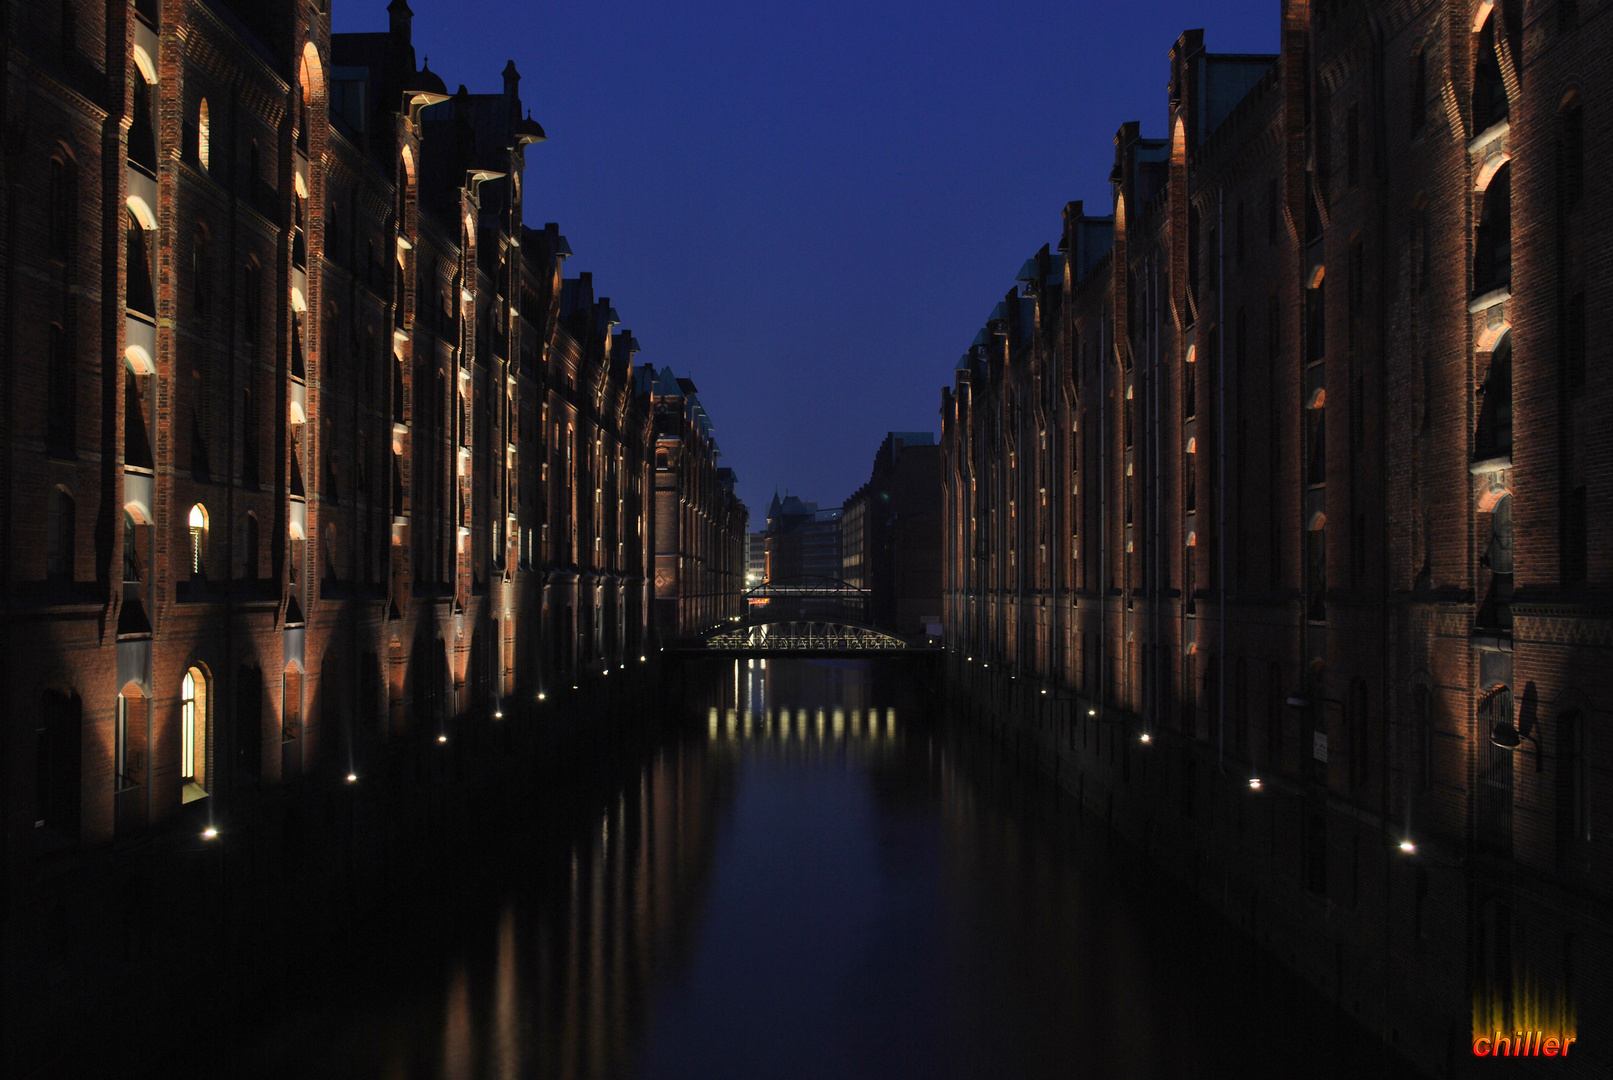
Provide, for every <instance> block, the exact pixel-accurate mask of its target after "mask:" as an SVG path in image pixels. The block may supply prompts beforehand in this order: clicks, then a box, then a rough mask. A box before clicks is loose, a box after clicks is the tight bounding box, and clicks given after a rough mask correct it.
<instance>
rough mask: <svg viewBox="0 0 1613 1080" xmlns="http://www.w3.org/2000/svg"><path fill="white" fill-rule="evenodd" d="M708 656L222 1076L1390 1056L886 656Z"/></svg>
mask: <svg viewBox="0 0 1613 1080" xmlns="http://www.w3.org/2000/svg"><path fill="white" fill-rule="evenodd" d="M701 663H702V664H703V665H704V666H703V667H701V668H700V669H699V670H690V671H687V672H684V673H682V674H681V675H678V676H676V678H677V679H678V680H681V681H680V682H679V683H678V684H677V685H678V686H679V690H678V693H679V699H678V702H677V707H676V708H673V709H671V711H670V714H669V716H668V723H667V726H666V727H665V728H664V729H663V730H662V732H661V734H660V735H659V736H658V737H656V738H654V739H651V740H649V741H647V742H645V743H644V744H643V745H642V746H640V747H639V748H638V750H637V752H636V753H634V754H631V755H624V756H623V757H621V758H619V759H618V761H617V766H616V767H615V769H614V770H613V771H610V772H599V773H597V775H596V777H595V781H594V782H592V783H590V784H587V785H583V786H579V787H576V788H574V789H573V790H572V791H571V792H570V793H568V794H567V795H566V797H565V798H564V799H558V800H545V799H543V798H541V797H538V795H539V793H538V792H534V796H535V797H534V799H533V802H532V805H531V808H530V814H529V816H528V818H527V820H526V822H525V827H524V828H523V829H522V830H520V831H518V832H517V833H516V834H514V835H512V836H511V837H510V838H509V839H508V840H506V841H503V842H501V843H500V844H498V845H496V846H493V847H491V848H488V849H486V850H484V851H481V852H477V853H474V854H469V855H468V856H467V858H466V859H465V860H464V861H462V862H461V863H460V864H458V865H456V866H454V867H453V868H452V869H451V872H450V873H449V874H447V875H446V876H445V877H444V879H443V881H442V887H441V888H440V889H438V890H436V891H433V892H429V893H420V894H418V895H415V896H411V897H407V898H405V897H400V898H399V902H398V910H397V911H396V912H395V914H394V918H392V919H391V920H390V921H388V922H386V923H385V924H382V925H379V926H377V927H376V928H375V931H374V933H372V934H370V935H367V936H356V937H355V939H354V941H353V942H352V946H351V948H349V949H348V950H346V951H345V952H344V953H343V954H342V955H341V956H340V957H339V958H338V962H337V963H336V964H335V965H334V969H333V970H339V971H340V972H341V974H340V975H339V976H337V977H332V978H329V979H328V980H327V979H324V978H323V977H322V976H323V974H324V973H321V972H309V973H306V978H305V980H304V983H303V985H304V986H305V987H307V988H310V989H309V990H308V992H307V994H306V995H305V996H304V997H302V998H300V999H298V1001H297V1003H296V1005H294V1006H292V1007H289V1008H283V1009H281V1010H279V1011H278V1012H277V1013H275V1014H274V1016H273V1018H272V1019H269V1020H265V1021H264V1022H262V1023H260V1024H258V1025H256V1026H255V1027H254V1029H253V1030H251V1031H250V1032H249V1033H247V1034H246V1035H244V1036H243V1037H242V1038H240V1039H238V1040H236V1041H235V1042H233V1043H232V1044H231V1045H230V1046H229V1047H228V1048H227V1050H228V1052H227V1054H225V1055H223V1056H221V1057H220V1058H219V1060H218V1061H217V1063H216V1065H217V1067H216V1068H215V1070H214V1071H215V1073H216V1074H218V1075H231V1076H241V1077H247V1078H251V1077H258V1076H262V1077H269V1076H275V1077H279V1076H290V1075H295V1076H299V1077H343V1078H350V1077H351V1078H358V1080H363V1078H371V1077H373V1078H377V1080H381V1078H386V1080H393V1078H396V1080H426V1078H437V1077H443V1078H448V1080H461V1078H472V1077H531V1078H541V1080H550V1078H564V1080H595V1078H607V1077H633V1078H637V1080H663V1078H664V1080H672V1078H682V1077H701V1078H705V1077H751V1076H757V1077H761V1076H767V1077H772V1076H792V1077H824V1078H830V1077H833V1078H835V1080H847V1078H858V1077H869V1078H882V1077H888V1076H924V1077H926V1078H934V1080H942V1078H948V1077H956V1078H959V1080H972V1078H975V1077H981V1076H1013V1077H1017V1078H1026V1080H1029V1078H1034V1077H1043V1076H1046V1077H1066V1076H1070V1075H1083V1076H1094V1077H1106V1076H1159V1077H1170V1078H1172V1080H1176V1078H1178V1077H1194V1076H1206V1077H1209V1076H1220V1075H1230V1074H1233V1073H1237V1074H1239V1075H1250V1076H1284V1077H1286V1076H1292V1075H1306V1076H1315V1077H1340V1078H1343V1077H1351V1076H1358V1075H1390V1074H1391V1072H1390V1070H1388V1069H1386V1068H1385V1064H1386V1062H1385V1059H1384V1055H1383V1054H1382V1053H1381V1050H1380V1048H1378V1047H1377V1046H1376V1044H1375V1043H1373V1042H1372V1040H1370V1039H1365V1038H1363V1037H1362V1036H1361V1033H1360V1032H1359V1031H1357V1030H1356V1029H1355V1028H1354V1027H1353V1026H1352V1025H1350V1024H1349V1023H1348V1022H1347V1021H1345V1020H1344V1019H1343V1018H1342V1017H1340V1016H1338V1015H1337V1014H1336V1013H1335V1012H1334V1011H1333V1010H1332V1009H1331V1008H1329V1007H1328V1006H1327V1004H1326V1003H1325V1002H1324V1001H1322V1000H1321V999H1320V998H1319V997H1318V996H1317V995H1315V994H1314V993H1312V992H1310V991H1309V990H1308V989H1307V988H1306V987H1304V986H1303V984H1299V983H1297V982H1296V981H1295V980H1293V979H1292V978H1291V977H1289V976H1287V975H1286V973H1284V972H1282V971H1280V970H1279V969H1276V967H1275V965H1273V964H1271V963H1269V962H1268V961H1266V960H1264V959H1262V958H1261V957H1260V956H1258V955H1255V954H1253V953H1252V952H1251V951H1250V950H1249V949H1248V948H1246V947H1244V946H1243V944H1242V942H1241V940H1240V939H1239V938H1238V935H1237V934H1236V933H1235V932H1233V931H1232V930H1231V928H1230V927H1228V926H1227V925H1226V924H1225V922H1224V921H1223V920H1221V919H1219V917H1217V916H1215V914H1214V913H1213V912H1211V911H1209V910H1208V908H1207V907H1206V906H1205V905H1204V904H1203V903H1202V902H1200V901H1198V900H1197V899H1196V898H1194V897H1192V896H1190V895H1184V894H1183V893H1182V892H1181V891H1180V890H1175V889H1172V888H1170V887H1169V885H1168V883H1167V882H1164V881H1163V880H1161V879H1158V878H1156V877H1153V876H1152V875H1151V873H1150V872H1149V871H1148V870H1147V868H1146V864H1145V863H1143V862H1142V861H1141V860H1138V859H1134V858H1132V857H1131V856H1130V855H1129V854H1128V853H1127V851H1126V850H1125V848H1124V846H1123V845H1120V846H1119V847H1115V846H1113V845H1111V843H1110V839H1109V835H1108V833H1107V831H1106V830H1105V829H1103V828H1102V827H1101V826H1097V825H1096V823H1095V821H1094V819H1093V818H1092V817H1091V816H1090V815H1088V816H1086V817H1085V818H1083V817H1082V816H1081V815H1080V813H1079V811H1078V810H1077V807H1076V804H1075V803H1074V801H1073V800H1071V799H1069V798H1068V797H1067V796H1066V795H1064V794H1063V793H1062V791H1061V789H1060V788H1059V786H1058V785H1056V784H1053V783H1051V782H1050V781H1049V780H1048V779H1047V778H1046V777H1045V776H1043V775H1042V774H1041V773H1040V772H1038V771H1037V770H1035V769H1030V768H1024V767H1021V765H1020V764H1019V763H1016V762H1015V761H1014V759H1013V758H1012V757H1011V756H1009V755H1005V754H1004V753H1002V750H1001V747H1000V746H999V745H998V744H996V743H995V742H993V741H992V740H990V739H989V738H987V737H985V736H984V735H983V734H982V733H981V731H980V730H979V729H978V728H976V727H975V726H973V725H972V724H970V723H968V722H965V721H962V720H960V719H959V718H957V717H953V716H950V715H948V713H947V710H946V709H945V708H944V707H943V705H942V703H941V702H940V701H939V700H938V699H937V697H936V696H935V695H934V694H933V692H932V690H931V689H930V688H928V687H926V686H923V685H915V680H913V679H912V678H911V677H910V676H909V675H907V674H903V673H902V672H901V670H900V669H896V670H891V669H881V668H878V667H877V666H874V665H869V664H839V663H836V662H833V661H801V660H793V661H790V662H788V663H784V662H777V663H776V665H775V664H773V663H770V664H769V665H766V666H762V665H760V664H758V665H755V666H747V665H746V664H745V663H744V662H743V661H741V662H740V663H739V664H735V663H734V662H733V661H731V660H729V661H719V662H707V661H704V660H703V661H701ZM1251 1017H1257V1018H1259V1024H1260V1030H1259V1031H1258V1032H1255V1033H1254V1035H1255V1036H1256V1037H1258V1038H1259V1039H1260V1042H1259V1044H1258V1045H1252V1044H1251V1043H1250V1036H1251V1031H1250V1018H1251ZM1388 1064H1390V1065H1392V1064H1393V1063H1392V1062H1389V1063H1388Z"/></svg>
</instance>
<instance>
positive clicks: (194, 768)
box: [179, 667, 207, 802]
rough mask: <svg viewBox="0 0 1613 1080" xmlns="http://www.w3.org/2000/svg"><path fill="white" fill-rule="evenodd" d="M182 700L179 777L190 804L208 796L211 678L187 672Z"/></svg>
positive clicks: (200, 673) (194, 672)
mask: <svg viewBox="0 0 1613 1080" xmlns="http://www.w3.org/2000/svg"><path fill="white" fill-rule="evenodd" d="M179 696H180V714H179V776H180V779H181V780H183V781H184V782H185V791H184V796H183V798H184V801H185V802H190V801H192V800H193V799H197V798H200V797H201V796H203V795H205V794H207V788H206V780H207V676H206V675H204V674H203V673H202V670H201V669H200V668H195V667H193V668H191V669H190V670H189V671H187V672H185V681H184V682H183V683H182V684H181V687H180V695H179Z"/></svg>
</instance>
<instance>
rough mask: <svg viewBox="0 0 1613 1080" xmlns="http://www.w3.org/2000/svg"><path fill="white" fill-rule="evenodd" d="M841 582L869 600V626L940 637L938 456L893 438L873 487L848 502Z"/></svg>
mask: <svg viewBox="0 0 1613 1080" xmlns="http://www.w3.org/2000/svg"><path fill="white" fill-rule="evenodd" d="M841 533H842V537H843V540H842V555H841V567H842V570H841V574H842V577H844V579H845V581H846V583H847V584H848V585H853V586H855V587H857V588H860V589H867V590H868V592H869V620H870V621H871V622H872V623H873V624H874V625H875V626H878V627H880V628H881V629H885V630H889V631H891V632H893V633H898V634H921V633H926V634H936V635H939V634H940V631H941V448H940V447H939V446H937V445H936V442H935V437H934V436H933V435H932V434H931V433H930V432H928V431H893V432H890V433H889V434H888V435H886V436H885V441H884V442H883V443H881V444H880V447H879V452H878V453H877V454H875V455H874V468H873V474H872V476H870V478H869V480H868V483H866V484H864V485H863V486H862V487H860V488H858V489H857V492H856V493H855V494H854V495H852V496H851V498H849V499H847V500H846V505H845V514H844V517H843V519H842V522H841Z"/></svg>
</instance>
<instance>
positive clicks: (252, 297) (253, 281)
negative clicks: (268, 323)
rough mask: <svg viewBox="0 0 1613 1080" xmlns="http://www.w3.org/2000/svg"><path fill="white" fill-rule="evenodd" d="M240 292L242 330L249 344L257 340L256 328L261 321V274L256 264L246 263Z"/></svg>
mask: <svg viewBox="0 0 1613 1080" xmlns="http://www.w3.org/2000/svg"><path fill="white" fill-rule="evenodd" d="M241 292H242V297H241V300H242V304H241V312H242V318H243V319H244V325H243V327H242V329H243V330H244V331H245V334H246V340H247V342H248V343H249V344H250V343H254V342H256V341H257V340H258V328H259V326H260V325H261V323H262V321H263V273H262V271H261V270H259V269H258V264H257V263H247V266H246V274H245V280H244V281H243V283H242V289H241Z"/></svg>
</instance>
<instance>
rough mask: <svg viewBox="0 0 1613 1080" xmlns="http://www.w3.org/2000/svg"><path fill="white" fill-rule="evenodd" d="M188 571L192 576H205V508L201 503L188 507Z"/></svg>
mask: <svg viewBox="0 0 1613 1080" xmlns="http://www.w3.org/2000/svg"><path fill="white" fill-rule="evenodd" d="M189 522H190V573H191V576H192V577H194V578H205V577H206V576H207V570H206V562H207V509H206V507H204V506H202V504H201V503H197V504H196V505H195V506H192V507H191V508H190V518H189Z"/></svg>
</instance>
